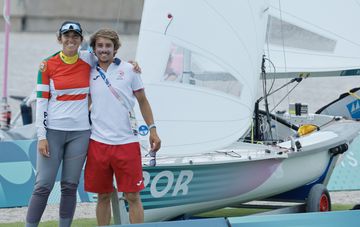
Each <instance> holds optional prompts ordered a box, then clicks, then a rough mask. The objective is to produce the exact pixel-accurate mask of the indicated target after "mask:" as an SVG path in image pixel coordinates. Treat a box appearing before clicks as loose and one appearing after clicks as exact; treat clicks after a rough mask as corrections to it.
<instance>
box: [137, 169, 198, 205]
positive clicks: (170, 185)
mask: <svg viewBox="0 0 360 227" xmlns="http://www.w3.org/2000/svg"><path fill="white" fill-rule="evenodd" d="M143 176H144V185H145V188H146V187H147V186H148V185H149V184H150V185H149V186H150V193H151V195H152V196H153V197H155V198H160V197H163V196H164V195H166V194H167V193H168V192H170V191H171V190H172V189H173V190H172V193H171V195H172V196H177V195H178V194H179V193H182V195H186V194H188V192H189V186H188V185H189V183H190V182H191V180H192V179H193V176H194V173H193V171H191V170H181V171H180V174H179V176H178V177H177V178H176V177H175V176H174V173H173V172H171V171H168V170H165V171H161V172H159V173H158V174H156V175H155V176H154V177H152V179H151V177H150V174H149V173H148V172H147V171H144V172H143ZM161 179H162V182H163V181H165V182H166V185H165V187H161V189H159V188H160V187H157V185H158V183H159V181H160V180H161Z"/></svg>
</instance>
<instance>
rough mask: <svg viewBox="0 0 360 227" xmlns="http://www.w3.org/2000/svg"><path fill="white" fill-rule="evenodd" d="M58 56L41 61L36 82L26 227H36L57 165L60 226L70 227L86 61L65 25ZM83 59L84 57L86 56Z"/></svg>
mask: <svg viewBox="0 0 360 227" xmlns="http://www.w3.org/2000/svg"><path fill="white" fill-rule="evenodd" d="M58 41H59V43H60V44H62V47H63V48H62V51H60V52H57V53H55V54H54V55H52V56H50V57H49V58H47V59H46V60H44V61H43V62H42V63H41V65H40V69H39V73H38V80H37V89H36V90H37V103H36V105H37V108H36V127H37V133H38V151H39V153H40V154H41V155H38V156H37V174H36V182H35V187H34V191H33V194H32V197H31V199H30V203H29V208H28V213H27V216H26V226H28V227H30V226H38V224H39V222H40V219H41V216H42V214H43V212H44V209H45V207H46V204H47V200H48V197H49V195H50V192H51V190H52V188H53V186H54V183H55V179H56V175H57V172H58V169H59V167H60V163H61V162H62V173H61V201H60V212H59V213H60V219H59V226H61V227H63V226H70V225H71V222H72V218H73V215H74V212H75V206H76V191H77V186H78V183H79V178H80V173H81V170H82V167H83V164H84V161H85V157H86V151H87V147H88V142H89V136H90V124H89V121H88V93H89V73H90V69H91V65H90V64H89V63H90V62H89V60H87V62H86V61H84V60H83V59H82V58H80V57H79V54H78V49H79V47H80V45H81V42H82V41H83V35H82V29H81V26H80V24H79V23H77V22H74V21H66V22H64V23H63V24H62V25H61V27H60V29H59V32H58ZM88 59H90V58H89V56H88Z"/></svg>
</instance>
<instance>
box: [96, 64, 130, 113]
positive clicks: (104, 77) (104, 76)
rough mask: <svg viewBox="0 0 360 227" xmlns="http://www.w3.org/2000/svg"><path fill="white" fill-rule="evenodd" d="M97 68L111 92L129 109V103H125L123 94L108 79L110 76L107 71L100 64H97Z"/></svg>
mask: <svg viewBox="0 0 360 227" xmlns="http://www.w3.org/2000/svg"><path fill="white" fill-rule="evenodd" d="M96 70H97V71H98V72H99V74H100V77H101V78H102V79H103V81H104V82H105V84H106V86H107V87H108V88H109V90H110V92H111V93H112V94H113V95H114V96H115V98H116V99H117V100H119V101H120V103H121V104H122V105H124V106H125V108H126V109H129V107H127V105H126V104H125V102H124V100H123V99H122V98H121V96H120V95H119V93H117V92H116V91H115V89H114V88H113V87H112V86H111V83H110V81H109V80H108V78H107V77H106V74H105V72H104V71H103V70H102V69H101V68H100V66H98V65H97V66H96Z"/></svg>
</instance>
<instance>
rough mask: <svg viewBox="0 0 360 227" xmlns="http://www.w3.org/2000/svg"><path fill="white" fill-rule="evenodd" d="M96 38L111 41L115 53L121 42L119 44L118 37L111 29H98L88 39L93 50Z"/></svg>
mask: <svg viewBox="0 0 360 227" xmlns="http://www.w3.org/2000/svg"><path fill="white" fill-rule="evenodd" d="M98 38H106V39H110V40H111V41H112V43H113V44H114V50H115V52H116V51H117V50H118V49H119V48H120V47H121V42H120V39H119V36H118V34H117V33H116V31H114V30H112V29H109V28H104V29H100V30H98V31H97V32H95V34H93V35H92V36H91V37H90V46H91V47H92V48H93V49H95V43H96V40H97V39H98Z"/></svg>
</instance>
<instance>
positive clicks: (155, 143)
mask: <svg viewBox="0 0 360 227" xmlns="http://www.w3.org/2000/svg"><path fill="white" fill-rule="evenodd" d="M149 142H150V146H151V151H155V152H157V151H158V150H159V149H160V147H161V140H160V138H159V136H158V135H157V132H156V128H152V129H150V136H149Z"/></svg>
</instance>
